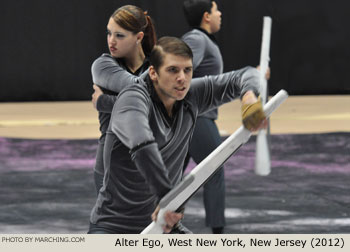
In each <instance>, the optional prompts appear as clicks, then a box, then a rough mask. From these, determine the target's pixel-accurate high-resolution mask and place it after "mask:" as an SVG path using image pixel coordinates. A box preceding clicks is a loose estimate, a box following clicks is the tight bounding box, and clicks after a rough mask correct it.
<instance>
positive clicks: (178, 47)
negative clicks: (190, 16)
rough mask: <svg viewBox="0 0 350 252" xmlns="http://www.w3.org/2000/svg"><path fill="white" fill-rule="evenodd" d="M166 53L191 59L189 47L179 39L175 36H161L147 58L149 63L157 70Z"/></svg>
mask: <svg viewBox="0 0 350 252" xmlns="http://www.w3.org/2000/svg"><path fill="white" fill-rule="evenodd" d="M166 53H168V54H173V55H176V56H181V57H184V58H189V59H191V60H192V59H193V54H192V50H191V48H190V47H189V46H188V45H187V44H186V43H185V42H183V41H182V40H181V39H179V38H176V37H162V38H160V39H159V40H158V42H157V44H156V45H155V46H154V47H153V50H152V52H151V55H150V59H149V60H150V64H151V65H152V66H153V67H154V69H155V70H156V71H157V72H158V70H159V68H160V67H161V66H162V65H163V63H164V57H165V54H166Z"/></svg>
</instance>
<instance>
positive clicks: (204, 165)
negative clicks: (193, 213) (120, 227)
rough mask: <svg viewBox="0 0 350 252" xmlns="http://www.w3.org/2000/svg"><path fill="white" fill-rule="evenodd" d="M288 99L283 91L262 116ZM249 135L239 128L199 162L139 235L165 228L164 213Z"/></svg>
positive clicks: (175, 206) (180, 202) (179, 204)
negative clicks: (154, 218) (155, 218)
mask: <svg viewBox="0 0 350 252" xmlns="http://www.w3.org/2000/svg"><path fill="white" fill-rule="evenodd" d="M287 97H288V94H287V92H286V91H284V90H280V91H279V92H278V93H277V94H276V95H275V96H274V97H272V99H271V100H270V101H269V102H268V103H267V104H266V105H265V106H264V112H265V115H266V117H269V116H270V115H271V113H272V112H273V111H275V109H277V108H278V107H279V106H280V105H281V104H282V102H284V101H285V100H286V99H287ZM251 134H252V133H251V132H250V131H249V130H247V129H246V128H244V127H243V126H241V127H240V128H239V129H238V130H236V131H235V132H234V133H233V134H232V135H231V136H229V137H228V138H227V139H226V140H225V141H224V142H223V143H222V144H220V145H219V146H218V147H217V148H216V149H215V150H214V151H213V152H212V153H210V154H209V156H207V157H206V158H205V159H204V160H203V161H202V162H200V163H199V164H198V165H197V166H196V167H195V168H194V169H193V170H192V171H191V172H190V173H189V174H188V175H187V176H186V177H185V178H184V179H183V180H182V181H181V182H180V183H179V184H178V185H176V186H175V187H174V188H173V189H172V190H171V191H170V192H169V193H167V194H166V195H165V196H164V197H163V198H162V200H161V201H160V202H159V206H160V210H159V212H158V217H157V221H156V222H154V221H153V222H152V223H151V224H150V225H148V227H146V228H145V229H144V230H143V231H142V233H141V234H162V233H163V228H162V226H163V225H165V221H164V213H165V212H166V211H176V210H178V209H179V208H181V207H182V206H183V205H184V204H185V203H186V201H187V200H188V199H189V198H190V197H191V196H192V195H193V194H194V193H195V192H196V191H197V190H198V189H199V188H200V187H201V186H202V185H203V184H204V183H205V182H206V181H207V180H208V179H209V178H210V177H211V176H212V175H213V174H214V173H215V171H216V170H217V169H218V168H220V167H221V166H222V164H224V163H225V162H226V160H227V159H229V157H230V156H231V155H233V154H234V153H235V152H236V151H237V150H238V149H239V148H240V147H241V146H242V145H243V144H244V143H246V142H247V141H248V139H249V138H250V136H251Z"/></svg>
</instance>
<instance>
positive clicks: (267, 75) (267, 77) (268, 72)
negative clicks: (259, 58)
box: [256, 66, 271, 80]
mask: <svg viewBox="0 0 350 252" xmlns="http://www.w3.org/2000/svg"><path fill="white" fill-rule="evenodd" d="M256 69H258V70H259V71H260V66H257V67H256ZM270 77H271V70H270V67H268V68H267V69H266V73H265V79H266V80H269V79H270Z"/></svg>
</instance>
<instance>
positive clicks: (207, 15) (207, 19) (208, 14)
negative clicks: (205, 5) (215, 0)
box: [202, 11, 210, 23]
mask: <svg viewBox="0 0 350 252" xmlns="http://www.w3.org/2000/svg"><path fill="white" fill-rule="evenodd" d="M209 21H210V13H209V12H207V11H206V12H204V14H203V18H202V22H205V23H208V22H209Z"/></svg>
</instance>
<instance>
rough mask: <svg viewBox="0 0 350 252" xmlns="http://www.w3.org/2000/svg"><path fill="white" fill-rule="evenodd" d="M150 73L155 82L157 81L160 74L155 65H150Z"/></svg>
mask: <svg viewBox="0 0 350 252" xmlns="http://www.w3.org/2000/svg"><path fill="white" fill-rule="evenodd" d="M148 74H149V77H150V78H151V80H152V81H153V82H157V80H158V75H157V72H156V69H155V68H154V66H150V67H149V71H148Z"/></svg>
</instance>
